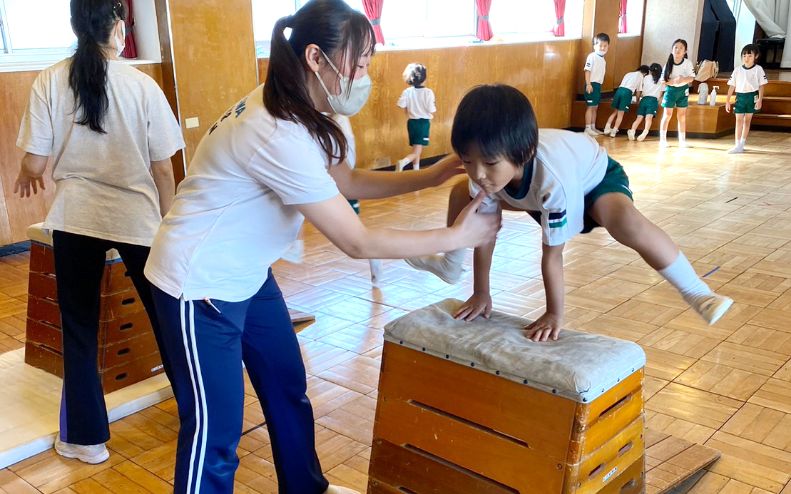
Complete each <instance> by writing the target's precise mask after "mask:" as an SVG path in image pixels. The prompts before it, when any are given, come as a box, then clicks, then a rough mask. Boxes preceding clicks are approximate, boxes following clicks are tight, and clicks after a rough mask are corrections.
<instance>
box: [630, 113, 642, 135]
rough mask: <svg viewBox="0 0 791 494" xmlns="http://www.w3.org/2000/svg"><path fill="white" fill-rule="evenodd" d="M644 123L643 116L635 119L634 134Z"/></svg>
mask: <svg viewBox="0 0 791 494" xmlns="http://www.w3.org/2000/svg"><path fill="white" fill-rule="evenodd" d="M642 121H643V116H642V115H637V118H635V119H634V123H633V124H632V132H637V129H639V128H640V122H642Z"/></svg>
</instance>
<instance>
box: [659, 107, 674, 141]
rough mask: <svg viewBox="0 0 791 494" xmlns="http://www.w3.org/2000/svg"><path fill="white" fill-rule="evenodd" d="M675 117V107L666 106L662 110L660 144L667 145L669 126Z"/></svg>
mask: <svg viewBox="0 0 791 494" xmlns="http://www.w3.org/2000/svg"><path fill="white" fill-rule="evenodd" d="M671 118H673V109H672V108H665V111H663V112H662V120H661V121H660V122H659V145H660V146H667V128H668V127H670V119H671Z"/></svg>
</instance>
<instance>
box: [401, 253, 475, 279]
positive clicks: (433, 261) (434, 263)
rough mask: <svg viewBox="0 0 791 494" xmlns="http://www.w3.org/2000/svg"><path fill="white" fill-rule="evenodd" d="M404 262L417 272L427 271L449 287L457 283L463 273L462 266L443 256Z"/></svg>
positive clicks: (411, 258) (411, 259)
mask: <svg viewBox="0 0 791 494" xmlns="http://www.w3.org/2000/svg"><path fill="white" fill-rule="evenodd" d="M404 261H406V263H407V264H409V265H410V266H412V267H413V268H415V269H417V270H419V271H428V272H429V273H431V274H433V275H435V276H437V277H439V279H441V280H442V281H444V282H445V283H448V284H449V285H455V284H456V283H458V282H459V280H460V279H461V275H462V274H463V273H464V266H462V265H461V264H456V263H452V262H450V261H448V258H447V256H445V255H444V254H435V255H433V256H423V257H410V258H408V259H404Z"/></svg>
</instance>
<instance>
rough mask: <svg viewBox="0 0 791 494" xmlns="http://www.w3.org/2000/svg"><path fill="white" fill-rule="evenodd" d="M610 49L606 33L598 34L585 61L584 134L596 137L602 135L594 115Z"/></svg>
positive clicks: (597, 108) (596, 111) (599, 99)
mask: <svg viewBox="0 0 791 494" xmlns="http://www.w3.org/2000/svg"><path fill="white" fill-rule="evenodd" d="M609 48H610V37H609V36H608V35H607V33H599V34H597V35H596V36H594V37H593V52H592V53H590V54H589V55H588V58H586V59H585V69H584V72H585V104H586V105H587V106H588V108H587V109H586V110H585V133H586V134H588V135H589V136H592V137H596V136H598V135H601V134H602V133H601V132H599V131H598V130H597V129H596V114H597V113H598V111H599V101H601V83H602V82H604V73H605V72H606V70H607V62H606V61H605V60H604V55H606V54H607V50H609Z"/></svg>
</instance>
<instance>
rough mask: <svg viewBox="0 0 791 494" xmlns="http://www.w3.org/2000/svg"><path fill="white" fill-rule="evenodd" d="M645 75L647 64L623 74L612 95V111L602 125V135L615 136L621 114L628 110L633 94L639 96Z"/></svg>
mask: <svg viewBox="0 0 791 494" xmlns="http://www.w3.org/2000/svg"><path fill="white" fill-rule="evenodd" d="M647 75H648V65H641V66H640V67H638V68H637V70H635V71H634V72H629V73H628V74H626V75H625V76H623V80H622V81H621V85H620V86H618V89H616V90H615V95H613V98H612V103H611V104H610V106H611V107H612V113H611V114H610V118H608V119H607V125H605V126H604V135H609V136H610V137H615V136H616V135H617V134H618V128H619V127H620V126H621V121H622V120H623V114H624V113H625V112H628V111H629V105H631V104H632V98H633V97H634V96H637V97H638V98H639V97H640V93H641V92H642V90H643V78H644V77H645V76H647ZM613 121H614V122H613Z"/></svg>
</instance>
